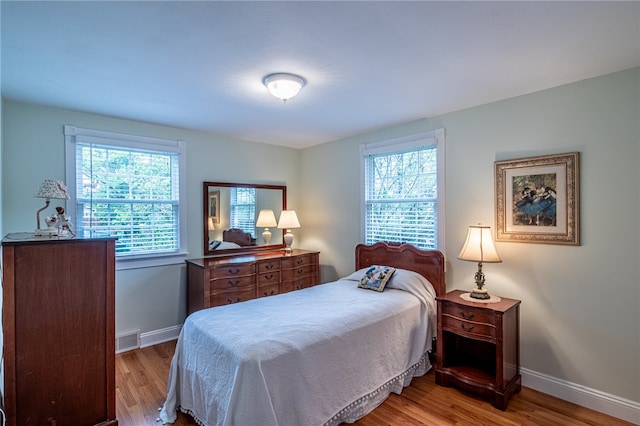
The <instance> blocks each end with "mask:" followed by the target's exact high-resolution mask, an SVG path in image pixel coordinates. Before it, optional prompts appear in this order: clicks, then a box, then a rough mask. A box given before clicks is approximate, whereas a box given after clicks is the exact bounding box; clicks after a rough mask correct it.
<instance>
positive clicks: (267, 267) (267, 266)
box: [265, 264, 273, 270]
mask: <svg viewBox="0 0 640 426" xmlns="http://www.w3.org/2000/svg"><path fill="white" fill-rule="evenodd" d="M265 269H268V270H270V269H273V265H272V264H268V265H265Z"/></svg>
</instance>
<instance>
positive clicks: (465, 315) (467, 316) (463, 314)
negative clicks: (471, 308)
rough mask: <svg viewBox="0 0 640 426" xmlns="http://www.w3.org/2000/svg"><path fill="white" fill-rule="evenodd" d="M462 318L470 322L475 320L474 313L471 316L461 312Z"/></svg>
mask: <svg viewBox="0 0 640 426" xmlns="http://www.w3.org/2000/svg"><path fill="white" fill-rule="evenodd" d="M460 316H461V317H462V318H463V319H466V320H470V319H473V312H472V313H470V314H467V313H466V312H464V311H461V312H460Z"/></svg>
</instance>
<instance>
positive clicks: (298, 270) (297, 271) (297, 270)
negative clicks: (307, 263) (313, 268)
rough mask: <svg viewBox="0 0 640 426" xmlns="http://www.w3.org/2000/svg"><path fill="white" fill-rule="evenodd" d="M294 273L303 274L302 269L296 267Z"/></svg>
mask: <svg viewBox="0 0 640 426" xmlns="http://www.w3.org/2000/svg"><path fill="white" fill-rule="evenodd" d="M296 274H298V275H302V274H304V269H296Z"/></svg>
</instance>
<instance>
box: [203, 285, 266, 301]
mask: <svg viewBox="0 0 640 426" xmlns="http://www.w3.org/2000/svg"><path fill="white" fill-rule="evenodd" d="M255 298H256V292H255V287H244V288H241V289H236V290H235V291H226V292H220V293H213V294H211V296H209V306H221V305H230V304H232V303H238V302H244V301H247V300H251V299H255Z"/></svg>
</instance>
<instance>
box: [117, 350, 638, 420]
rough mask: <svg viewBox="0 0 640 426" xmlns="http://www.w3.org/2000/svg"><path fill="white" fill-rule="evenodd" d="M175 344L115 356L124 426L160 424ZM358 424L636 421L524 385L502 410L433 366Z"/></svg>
mask: <svg viewBox="0 0 640 426" xmlns="http://www.w3.org/2000/svg"><path fill="white" fill-rule="evenodd" d="M174 348H175V341H172V342H167V343H163V344H159V345H155V346H151V347H148V348H143V349H136V350H134V351H130V352H125V353H122V354H119V355H116V386H117V389H116V397H117V402H116V404H117V415H118V421H119V424H120V426H143V425H156V426H159V425H160V424H161V423H159V422H156V418H157V417H158V408H159V407H160V406H161V405H162V404H163V402H164V398H165V396H166V380H167V374H168V372H169V364H170V363H171V357H172V356H173V351H174ZM174 424H175V425H177V426H184V425H195V424H196V423H195V422H194V420H193V419H192V418H191V417H190V416H187V415H185V414H182V413H180V414H179V416H178V420H177V422H176V423H174ZM355 425H356V426H400V425H433V426H441V425H456V426H464V425H487V426H489V425H491V426H502V425H505V426H506V425H544V426H547V425H549V426H551V425H575V426H582V425H592V426H596V425H597V426H618V425H620V426H622V425H625V426H630V425H632V423H627V422H624V421H622V420H618V419H616V418H613V417H610V416H606V415H604V414H601V413H598V412H596V411H593V410H589V409H587V408H584V407H580V406H578V405H575V404H571V403H569V402H566V401H562V400H560V399H557V398H554V397H552V396H549V395H546V394H543V393H540V392H537V391H534V390H532V389H529V388H524V387H523V388H522V391H521V392H520V393H518V394H516V395H515V396H514V397H513V398H512V399H511V401H510V403H509V406H508V408H507V410H506V411H500V410H498V409H496V408H494V407H493V406H491V404H489V403H488V402H486V401H483V400H481V399H477V398H475V397H472V396H469V395H466V394H464V393H462V392H460V391H458V390H455V389H453V388H444V387H441V386H437V385H436V384H435V382H434V372H433V369H432V370H431V371H430V372H429V373H427V374H426V375H425V376H423V377H417V378H414V379H413V381H412V382H411V385H410V386H408V387H407V388H405V389H404V391H403V392H402V394H401V395H395V394H391V396H390V397H389V398H388V399H387V400H386V401H385V402H384V403H383V404H382V405H380V406H379V407H378V408H376V409H375V410H374V411H372V412H371V413H369V414H368V415H367V416H365V417H364V418H362V419H360V420H359V421H358V422H356V423H355ZM256 426H259V425H256ZM291 426H297V425H291ZM300 426H307V425H300Z"/></svg>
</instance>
